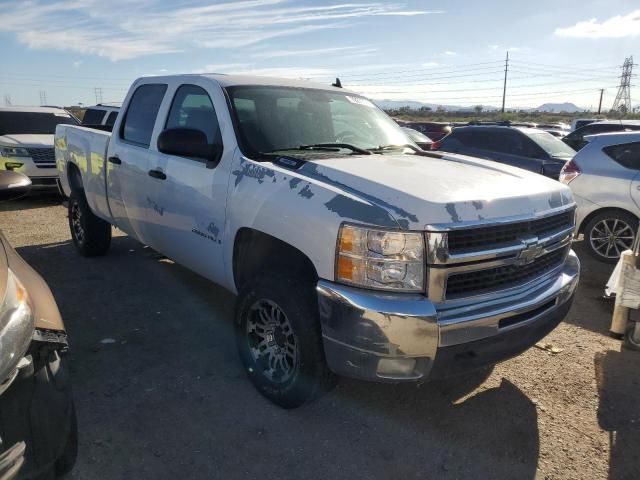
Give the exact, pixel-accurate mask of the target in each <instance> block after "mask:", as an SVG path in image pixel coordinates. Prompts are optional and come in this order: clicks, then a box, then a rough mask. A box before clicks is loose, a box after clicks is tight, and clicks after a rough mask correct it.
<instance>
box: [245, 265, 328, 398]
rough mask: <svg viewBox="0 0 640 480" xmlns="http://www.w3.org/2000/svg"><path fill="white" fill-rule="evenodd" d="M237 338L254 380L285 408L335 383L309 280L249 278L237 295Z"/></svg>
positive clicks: (314, 395) (319, 393) (312, 288)
mask: <svg viewBox="0 0 640 480" xmlns="http://www.w3.org/2000/svg"><path fill="white" fill-rule="evenodd" d="M236 339H237V343H238V351H239V353H240V357H241V359H242V363H243V364H244V367H245V369H246V370H247V374H248V375H249V379H250V380H251V382H252V383H253V384H254V386H255V387H256V388H257V389H258V391H259V392H260V393H261V394H262V395H264V396H265V397H267V398H268V399H270V400H271V401H272V402H274V403H276V404H277V405H279V406H281V407H283V408H296V407H299V406H300V405H303V404H304V403H307V402H309V401H311V400H313V399H315V398H317V397H319V396H320V395H321V394H322V393H323V392H325V391H327V390H329V389H330V388H331V387H333V385H334V384H335V376H334V375H333V374H332V373H331V371H330V370H329V368H328V367H327V364H326V361H325V357H324V350H323V347H322V335H321V333H320V322H319V319H318V308H317V300H316V296H315V288H314V286H313V284H311V283H309V282H304V281H301V280H294V279H287V278H282V277H278V276H275V275H273V276H272V275H268V276H265V277H262V278H260V279H257V280H254V281H252V282H249V284H248V285H246V286H245V287H244V288H243V289H242V290H241V292H240V294H239V296H238V301H237V307H236Z"/></svg>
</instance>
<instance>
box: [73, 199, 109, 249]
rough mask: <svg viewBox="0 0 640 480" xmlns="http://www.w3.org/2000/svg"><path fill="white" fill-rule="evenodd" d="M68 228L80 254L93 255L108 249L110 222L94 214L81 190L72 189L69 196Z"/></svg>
mask: <svg viewBox="0 0 640 480" xmlns="http://www.w3.org/2000/svg"><path fill="white" fill-rule="evenodd" d="M69 230H70V231H71V239H72V240H73V244H74V245H75V246H76V249H77V250H78V252H80V254H81V255H83V256H85V257H95V256H99V255H104V254H105V253H107V251H108V250H109V246H110V245H111V224H109V223H108V222H105V221H104V220H102V219H101V218H99V217H97V216H95V215H94V213H93V212H92V211H91V208H89V204H88V203H87V199H86V197H85V196H84V191H82V190H74V191H73V192H71V196H70V197H69Z"/></svg>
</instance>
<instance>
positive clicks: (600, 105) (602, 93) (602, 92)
mask: <svg viewBox="0 0 640 480" xmlns="http://www.w3.org/2000/svg"><path fill="white" fill-rule="evenodd" d="M602 95H604V88H601V89H600V102H599V103H598V115H600V112H601V111H602Z"/></svg>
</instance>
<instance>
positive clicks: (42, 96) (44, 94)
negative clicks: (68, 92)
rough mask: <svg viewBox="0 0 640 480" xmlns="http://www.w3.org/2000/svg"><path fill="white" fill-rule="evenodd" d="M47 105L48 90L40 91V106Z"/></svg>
mask: <svg viewBox="0 0 640 480" xmlns="http://www.w3.org/2000/svg"><path fill="white" fill-rule="evenodd" d="M46 104H47V92H46V90H40V105H46Z"/></svg>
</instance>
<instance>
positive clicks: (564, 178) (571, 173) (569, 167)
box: [560, 159, 582, 185]
mask: <svg viewBox="0 0 640 480" xmlns="http://www.w3.org/2000/svg"><path fill="white" fill-rule="evenodd" d="M581 173H582V170H581V169H580V167H579V166H578V164H577V163H576V162H575V160H573V159H572V160H570V161H568V162H567V163H565V164H564V167H562V170H560V181H561V182H562V183H564V184H567V185H568V184H569V183H571V182H572V181H573V180H574V179H575V178H576V177H577V176H578V175H580V174H581Z"/></svg>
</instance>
